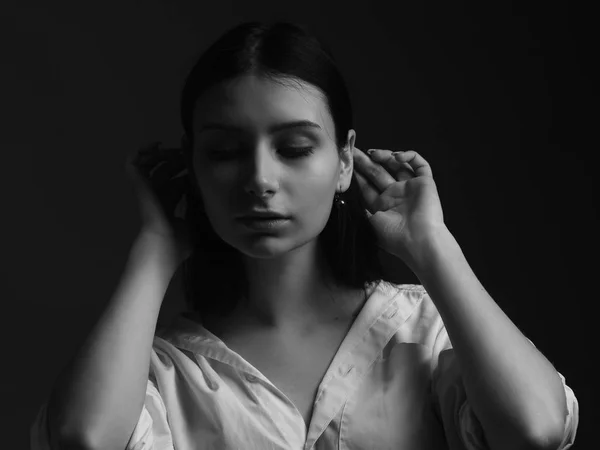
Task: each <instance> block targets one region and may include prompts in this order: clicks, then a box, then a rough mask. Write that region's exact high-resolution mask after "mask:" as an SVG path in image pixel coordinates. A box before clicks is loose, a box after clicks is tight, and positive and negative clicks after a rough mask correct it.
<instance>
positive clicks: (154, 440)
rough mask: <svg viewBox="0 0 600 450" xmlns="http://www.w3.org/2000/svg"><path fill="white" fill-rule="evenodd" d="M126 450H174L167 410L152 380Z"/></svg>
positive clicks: (149, 381) (149, 382)
mask: <svg viewBox="0 0 600 450" xmlns="http://www.w3.org/2000/svg"><path fill="white" fill-rule="evenodd" d="M125 450H174V446H173V437H172V435H171V429H170V428H169V423H168V421H167V408H166V407H165V403H164V402H163V399H162V397H161V395H160V393H159V392H158V389H157V388H156V384H155V383H154V381H153V380H151V379H149V380H148V385H147V387H146V399H145V401H144V406H143V407H142V412H141V414H140V418H139V420H138V423H137V424H136V426H135V428H134V430H133V433H132V435H131V438H130V439H129V442H128V443H127V446H126V447H125Z"/></svg>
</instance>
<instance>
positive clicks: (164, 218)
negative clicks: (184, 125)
mask: <svg viewBox="0 0 600 450" xmlns="http://www.w3.org/2000/svg"><path fill="white" fill-rule="evenodd" d="M160 146H161V143H160V142H154V143H152V144H149V145H147V146H144V147H142V148H140V149H137V150H135V151H133V152H131V153H130V154H129V155H128V157H127V160H126V164H125V169H126V172H127V175H128V178H129V179H130V181H131V182H132V184H133V187H134V189H135V193H136V195H137V198H138V207H139V210H140V214H141V219H142V229H141V233H143V234H145V235H146V236H150V237H152V238H156V239H157V240H158V241H160V243H161V245H163V246H164V248H165V249H166V251H167V253H169V255H168V257H169V258H171V260H172V261H173V262H174V263H175V264H176V265H177V266H179V264H181V263H182V262H183V261H184V260H185V259H186V258H187V257H188V256H190V254H191V252H192V244H191V242H192V241H191V239H190V237H191V236H190V228H189V224H188V223H187V222H186V221H185V219H184V218H183V217H185V214H177V216H180V217H181V218H179V217H176V208H177V206H178V205H179V203H180V202H181V201H183V202H184V203H183V206H184V207H185V202H187V201H188V199H189V192H190V190H189V189H188V187H189V186H188V183H189V182H188V176H187V168H186V166H185V162H184V159H183V154H182V150H181V149H177V148H173V149H163V148H160ZM184 196H185V197H184Z"/></svg>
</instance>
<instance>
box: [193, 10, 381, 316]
mask: <svg viewBox="0 0 600 450" xmlns="http://www.w3.org/2000/svg"><path fill="white" fill-rule="evenodd" d="M306 28H307V27H305V26H300V25H298V24H293V23H289V22H281V21H277V22H267V23H265V22H262V23H261V22H246V23H242V24H240V25H238V26H236V27H234V28H233V29H231V30H229V31H228V32H226V33H225V34H224V35H223V36H222V37H220V38H219V39H218V40H217V41H216V42H215V43H213V44H212V45H211V46H210V47H209V48H208V49H207V50H206V51H205V52H204V53H203V54H202V55H201V56H200V58H199V59H198V61H197V62H196V64H195V65H194V67H193V68H192V69H191V71H190V73H189V74H188V76H187V78H186V80H185V85H184V87H183V91H182V93H181V119H182V122H183V128H184V131H185V135H184V139H183V141H184V143H185V145H184V146H183V152H184V156H185V159H186V165H187V170H188V174H189V176H190V183H191V189H193V194H192V195H191V198H192V199H193V200H194V201H195V202H201V197H200V193H199V190H198V189H199V188H198V185H197V183H196V180H195V178H194V175H193V173H194V172H193V165H192V148H193V138H194V133H193V129H192V120H193V111H194V108H195V104H196V101H197V99H198V97H199V96H200V95H201V94H202V93H203V92H204V91H206V90H207V89H209V88H210V87H212V86H214V85H216V84H218V83H221V82H223V81H226V80H231V79H234V78H237V77H239V76H243V75H256V76H260V77H266V78H268V79H270V80H272V81H276V82H283V81H294V80H300V81H303V82H305V83H309V84H311V85H313V86H315V87H316V88H318V89H320V91H321V92H322V93H323V94H324V96H325V99H324V100H325V103H326V105H327V108H328V110H329V112H330V114H331V116H332V118H333V123H334V125H335V136H336V147H337V148H338V153H341V151H342V150H343V148H344V147H345V146H346V145H347V139H346V138H347V135H348V131H349V130H350V129H352V128H353V120H352V105H351V102H350V96H349V93H348V90H347V88H346V84H345V82H344V80H343V78H342V75H341V73H340V71H339V69H338V68H337V65H336V62H335V60H334V57H333V55H332V53H331V51H330V50H329V49H328V47H327V46H326V45H325V44H324V43H323V41H322V40H320V39H319V38H317V37H316V36H315V34H314V33H311V32H308V31H307V30H306ZM340 198H341V199H343V200H344V202H345V205H343V206H342V207H341V209H340V210H339V211H338V209H337V208H336V207H333V208H332V212H331V215H330V217H329V219H328V221H327V224H326V225H325V228H324V230H323V231H322V233H321V234H320V235H319V238H318V240H319V245H322V249H323V252H324V255H325V257H326V260H327V262H328V264H329V266H330V267H331V270H332V273H333V276H334V279H335V281H336V283H337V284H341V285H343V286H346V287H352V288H362V289H366V285H367V284H368V283H372V282H374V281H378V280H380V279H382V278H383V272H382V267H381V265H380V263H379V259H378V257H377V251H378V247H377V245H376V235H375V231H374V230H373V228H372V226H371V224H370V223H369V222H368V218H367V215H366V206H365V204H364V202H363V198H362V194H361V192H360V188H359V186H358V184H357V182H356V178H355V176H354V174H353V176H352V181H351V183H350V187H349V189H348V190H347V191H346V192H345V193H344V194H343V195H342V194H340ZM189 211H190V212H189V214H187V216H186V220H187V221H188V223H190V224H191V226H192V239H193V246H194V249H193V252H192V254H191V256H190V257H189V258H188V259H187V260H186V261H185V262H184V268H183V270H184V272H183V283H184V290H185V294H186V305H187V307H188V308H190V309H191V310H192V311H196V312H198V313H199V315H200V317H202V316H203V315H204V314H211V315H216V316H218V317H226V316H227V314H229V313H230V312H231V311H232V310H233V308H235V306H236V303H237V301H238V299H240V298H241V297H242V296H243V295H246V293H247V287H248V280H247V279H246V276H245V270H244V267H243V263H242V257H241V253H240V252H239V250H237V249H236V248H234V247H232V246H230V245H229V244H228V243H226V242H225V241H223V240H222V239H221V238H220V237H219V236H218V235H217V234H216V233H215V231H214V230H213V229H212V225H211V224H210V223H209V221H208V218H207V217H206V215H205V214H204V211H203V209H202V207H201V206H198V208H189Z"/></svg>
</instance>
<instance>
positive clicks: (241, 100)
mask: <svg viewBox="0 0 600 450" xmlns="http://www.w3.org/2000/svg"><path fill="white" fill-rule="evenodd" d="M295 120H310V121H312V122H315V123H317V124H318V125H320V126H321V128H322V129H323V130H329V129H330V128H332V127H333V122H332V119H331V117H330V115H329V112H328V111H327V107H326V104H325V101H324V97H323V95H322V93H321V91H320V90H319V89H317V88H316V87H314V86H312V85H310V84H308V83H304V82H302V81H299V80H291V79H285V80H283V79H281V80H277V81H273V80H269V79H267V78H261V77H257V76H252V75H249V76H244V77H240V78H236V79H234V80H229V81H226V82H223V83H220V84H219V85H216V86H213V87H212V88H210V89H209V90H207V91H206V92H204V93H203V94H202V95H201V96H200V97H199V98H198V100H197V102H196V105H195V109H194V128H195V129H199V128H201V127H202V124H203V123H206V122H211V123H212V122H220V123H225V124H229V125H234V126H237V127H240V128H243V129H245V130H247V131H249V132H254V131H259V132H260V131H262V130H264V131H266V130H268V129H269V128H271V127H272V126H273V125H275V124H277V123H280V122H285V121H295Z"/></svg>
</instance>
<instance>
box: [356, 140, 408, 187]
mask: <svg viewBox="0 0 600 450" xmlns="http://www.w3.org/2000/svg"><path fill="white" fill-rule="evenodd" d="M354 149H355V150H354V151H353V154H354V161H355V162H356V164H355V167H356V172H360V174H361V175H362V176H363V177H364V178H366V179H367V180H368V181H369V183H371V184H372V185H373V186H375V187H376V188H378V189H379V190H380V192H383V191H384V190H385V189H386V188H387V187H388V186H389V185H390V184H391V183H395V182H396V181H397V180H396V179H395V178H394V177H393V176H392V175H391V174H390V173H389V172H388V171H387V170H386V169H385V168H384V167H383V166H381V165H380V164H379V163H377V162H375V161H371V158H370V157H369V156H368V155H367V154H366V153H365V152H363V151H362V150H360V149H358V148H356V147H354Z"/></svg>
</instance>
